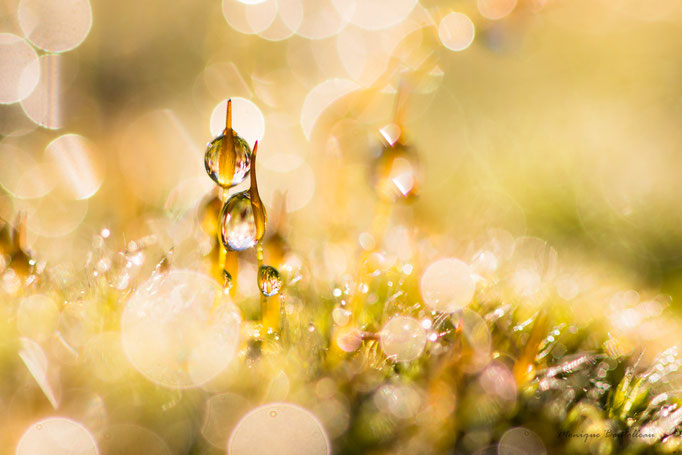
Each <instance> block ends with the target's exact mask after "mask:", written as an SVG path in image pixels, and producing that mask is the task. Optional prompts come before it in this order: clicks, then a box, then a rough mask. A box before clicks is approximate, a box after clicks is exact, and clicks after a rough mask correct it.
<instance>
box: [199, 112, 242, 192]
mask: <svg viewBox="0 0 682 455" xmlns="http://www.w3.org/2000/svg"><path fill="white" fill-rule="evenodd" d="M225 123H226V125H225V130H223V134H221V135H220V136H218V137H216V138H215V139H213V140H212V141H211V142H210V143H209V144H208V147H207V149H206V154H205V155H204V165H205V167H206V172H207V173H208V175H209V177H211V179H213V181H214V182H216V183H217V184H218V185H220V186H221V187H223V188H232V187H233V186H235V185H239V184H240V183H241V182H243V181H244V179H245V178H246V176H247V174H248V173H249V170H250V169H251V148H250V147H249V144H248V143H247V142H246V141H245V140H244V139H242V138H241V137H240V136H239V135H238V134H237V133H236V132H235V131H234V130H233V129H232V102H231V101H228V102H227V120H226V122H225Z"/></svg>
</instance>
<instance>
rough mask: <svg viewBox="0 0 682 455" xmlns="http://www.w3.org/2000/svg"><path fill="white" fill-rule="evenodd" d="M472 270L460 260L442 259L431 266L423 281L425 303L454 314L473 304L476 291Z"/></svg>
mask: <svg viewBox="0 0 682 455" xmlns="http://www.w3.org/2000/svg"><path fill="white" fill-rule="evenodd" d="M471 273H472V271H471V268H470V267H469V266H468V265H467V264H465V263H464V262H462V261H460V260H459V259H454V258H447V259H440V260H438V261H436V262H434V263H432V264H431V265H429V266H428V267H427V269H426V271H424V274H423V275H422V279H421V283H420V286H421V294H422V298H423V299H424V303H425V304H426V305H428V306H430V307H431V308H433V309H434V310H438V311H445V312H449V313H452V312H454V311H456V310H458V309H460V308H462V307H464V306H466V305H467V304H469V302H471V299H472V298H473V297H474V291H475V289H476V286H475V283H474V280H473V278H472V277H471Z"/></svg>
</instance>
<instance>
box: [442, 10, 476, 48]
mask: <svg viewBox="0 0 682 455" xmlns="http://www.w3.org/2000/svg"><path fill="white" fill-rule="evenodd" d="M474 35H475V28H474V23H473V22H471V19H469V16H467V15H466V14H463V13H450V14H448V15H447V16H445V17H444V18H443V19H442V20H441V21H440V25H439V26H438V37H439V38H440V41H441V42H442V43H443V46H445V47H447V48H448V49H450V50H451V51H463V50H464V49H466V48H467V47H469V46H470V45H471V43H472V42H473V41H474Z"/></svg>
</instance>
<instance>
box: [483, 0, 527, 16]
mask: <svg viewBox="0 0 682 455" xmlns="http://www.w3.org/2000/svg"><path fill="white" fill-rule="evenodd" d="M516 2H517V0H477V2H476V6H477V7H478V11H479V12H480V13H481V16H483V17H485V18H486V19H490V20H497V19H502V18H503V17H505V16H507V15H509V13H511V12H512V11H513V10H514V8H515V7H516Z"/></svg>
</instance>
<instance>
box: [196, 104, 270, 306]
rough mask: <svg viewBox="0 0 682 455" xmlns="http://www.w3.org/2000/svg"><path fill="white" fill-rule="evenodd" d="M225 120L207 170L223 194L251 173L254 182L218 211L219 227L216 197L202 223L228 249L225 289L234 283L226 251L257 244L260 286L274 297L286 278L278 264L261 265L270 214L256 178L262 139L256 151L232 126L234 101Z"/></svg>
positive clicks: (211, 146) (206, 159)
mask: <svg viewBox="0 0 682 455" xmlns="http://www.w3.org/2000/svg"><path fill="white" fill-rule="evenodd" d="M225 123H226V124H225V129H224V130H223V132H222V134H220V135H219V136H218V137H216V138H215V139H213V140H212V141H211V142H210V143H209V144H208V147H207V149H206V154H205V156H204V165H205V167H206V172H207V173H208V175H209V177H211V179H212V180H213V181H214V182H215V183H216V184H218V186H220V188H221V190H222V191H223V195H226V194H227V191H228V190H229V189H230V188H232V187H234V186H236V185H239V184H240V183H242V182H243V181H244V180H245V179H246V177H247V176H248V175H249V174H250V177H251V182H250V183H251V184H250V187H249V189H248V190H245V191H240V192H238V193H235V194H233V195H232V196H230V197H229V199H227V201H225V202H224V204H222V208H221V209H220V212H219V214H218V220H219V227H218V229H217V230H216V229H215V228H214V227H212V224H213V223H211V220H210V218H212V216H211V215H212V214H213V213H214V211H215V208H214V207H215V206H216V201H215V200H211V201H209V205H210V206H211V207H209V209H210V208H213V210H206V211H205V212H206V213H207V216H206V218H209V220H208V221H204V222H203V223H202V224H204V225H205V226H208V228H207V231H208V232H209V234H211V235H214V234H216V235H217V236H218V238H219V242H220V245H221V246H222V248H224V250H223V251H221V255H220V262H221V264H220V266H221V272H220V273H221V276H222V281H223V286H224V289H225V290H226V291H229V290H231V289H232V286H233V281H232V280H233V278H232V275H231V274H230V272H229V271H228V270H227V269H226V268H225V263H224V261H225V259H224V257H225V254H226V253H227V252H228V251H229V252H239V251H244V250H247V249H249V248H254V247H256V248H257V250H258V251H257V256H258V258H259V270H258V287H259V289H260V292H261V293H262V294H263V296H265V297H271V296H274V295H276V294H277V293H279V291H280V290H281V288H282V279H281V277H280V274H279V272H278V271H277V270H276V269H275V268H274V267H272V266H265V265H262V264H261V262H262V246H261V244H260V242H261V241H262V240H263V237H264V236H265V225H266V221H267V214H266V211H265V206H264V205H263V202H262V200H261V198H260V195H259V194H258V181H257V179H256V155H257V152H258V142H256V143H255V145H254V147H253V151H252V150H251V148H250V147H249V144H248V143H247V142H246V141H245V140H244V139H243V138H241V137H240V136H239V135H238V134H237V133H236V132H235V131H234V130H233V129H232V102H231V101H230V100H228V102H227V115H226V122H225ZM222 199H224V198H222ZM222 199H221V200H222ZM202 221H203V220H202Z"/></svg>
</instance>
